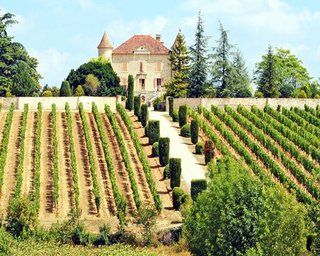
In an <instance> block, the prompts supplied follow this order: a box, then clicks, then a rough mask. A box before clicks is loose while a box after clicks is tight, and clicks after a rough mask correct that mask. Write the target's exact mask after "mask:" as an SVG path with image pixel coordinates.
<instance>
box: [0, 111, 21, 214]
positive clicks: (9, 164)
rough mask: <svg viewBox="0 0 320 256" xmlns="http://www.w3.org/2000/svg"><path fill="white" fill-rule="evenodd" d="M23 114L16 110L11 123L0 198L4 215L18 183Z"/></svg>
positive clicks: (0, 205) (0, 208)
mask: <svg viewBox="0 0 320 256" xmlns="http://www.w3.org/2000/svg"><path fill="white" fill-rule="evenodd" d="M21 116H22V112H18V111H15V112H14V114H13V119H12V124H11V130H10V136H9V143H8V153H7V159H6V165H5V168H4V175H3V185H2V190H1V198H0V213H3V214H4V215H6V212H7V208H8V203H9V200H10V198H11V196H12V194H13V192H14V188H15V184H16V165H17V159H18V154H19V153H18V151H19V147H17V146H19V145H17V142H18V143H19V132H20V124H21Z"/></svg>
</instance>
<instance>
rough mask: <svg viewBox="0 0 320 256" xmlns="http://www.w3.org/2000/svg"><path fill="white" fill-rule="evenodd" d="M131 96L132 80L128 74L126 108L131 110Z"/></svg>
mask: <svg viewBox="0 0 320 256" xmlns="http://www.w3.org/2000/svg"><path fill="white" fill-rule="evenodd" d="M133 98H134V81H133V76H132V75H129V76H128V90H127V101H126V109H128V110H129V111H131V110H132V109H133Z"/></svg>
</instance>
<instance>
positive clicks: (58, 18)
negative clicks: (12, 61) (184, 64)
mask: <svg viewBox="0 0 320 256" xmlns="http://www.w3.org/2000/svg"><path fill="white" fill-rule="evenodd" d="M0 10H1V12H2V13H3V12H11V13H14V14H15V15H16V19H17V20H18V22H19V24H17V25H14V26H13V27H11V28H10V29H9V33H10V35H12V36H14V40H15V41H17V42H20V43H22V44H23V45H24V46H25V47H26V49H27V50H28V52H29V53H30V55H31V56H33V57H36V58H37V59H38V61H39V67H38V71H39V72H40V74H41V75H42V76H43V79H42V80H41V83H42V84H43V85H44V84H49V85H50V86H60V84H61V81H62V80H63V79H65V78H66V77H67V75H68V73H69V71H70V70H71V69H72V68H73V69H76V68H77V67H79V66H80V65H81V64H83V63H85V62H87V61H88V60H89V59H90V58H93V57H96V56H97V45H98V43H99V41H100V39H101V37H102V34H103V32H106V33H107V34H108V36H109V38H110V41H111V42H112V44H113V45H114V47H116V46H118V45H120V44H121V43H122V42H124V41H125V40H127V39H129V38H130V37H131V36H133V35H134V34H150V35H152V36H155V35H156V34H158V33H160V34H161V36H162V40H163V41H164V44H165V45H166V46H167V47H168V48H170V47H171V46H172V44H173V42H174V39H175V36H176V34H177V32H178V30H179V29H181V30H182V33H183V34H184V35H185V38H186V42H187V45H188V46H190V45H192V44H193V42H194V33H195V28H196V23H197V15H198V12H199V10H200V11H201V13H202V16H203V20H204V27H205V34H206V35H207V36H209V45H208V48H209V50H210V51H211V50H212V48H213V47H215V46H216V40H217V39H218V38H219V31H218V27H219V21H221V22H222V24H223V25H224V27H225V29H226V30H228V31H229V39H230V42H231V43H232V44H235V45H236V46H237V47H238V48H239V49H240V50H241V52H242V53H243V55H244V57H245V60H246V63H247V68H248V71H249V73H250V75H252V74H253V70H254V67H255V63H256V62H258V61H259V60H260V59H261V56H262V55H263V54H264V53H265V52H266V50H267V47H268V45H272V46H273V47H284V48H287V49H290V50H291V51H292V52H293V53H294V54H296V56H297V57H298V58H299V59H300V60H301V61H302V62H303V64H304V65H305V66H306V67H307V69H308V70H309V73H310V76H312V77H314V78H318V77H320V65H319V64H320V33H319V27H320V1H319V0H307V1H306V0H291V1H289V0H185V1H183V0H162V1H159V0H158V1H153V0H135V1H132V0H131V1H130V0H116V1H114V0H0Z"/></svg>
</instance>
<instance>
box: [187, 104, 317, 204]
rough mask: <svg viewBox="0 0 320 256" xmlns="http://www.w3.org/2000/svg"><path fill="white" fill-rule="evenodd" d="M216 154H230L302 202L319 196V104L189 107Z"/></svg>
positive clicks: (190, 113) (313, 199) (310, 201)
mask: <svg viewBox="0 0 320 256" xmlns="http://www.w3.org/2000/svg"><path fill="white" fill-rule="evenodd" d="M188 114H189V119H193V120H197V121H198V122H199V126H200V129H201V132H202V136H203V137H204V138H205V139H207V140H211V141H213V142H214V145H215V150H216V154H217V155H229V154H230V155H233V156H234V157H235V158H236V159H238V161H240V162H241V163H242V164H243V165H244V166H246V167H247V169H248V170H249V171H250V172H252V173H254V174H255V175H256V176H258V177H259V178H260V179H261V180H262V181H263V182H264V183H266V184H280V185H282V186H284V187H285V188H286V189H287V190H288V191H289V192H290V193H294V194H296V197H297V199H298V200H299V201H301V202H303V203H305V204H318V203H319V201H320V147H319V145H320V136H319V135H320V110H319V109H318V108H317V109H313V108H310V107H308V106H305V109H299V108H292V109H286V108H280V107H278V109H277V110H276V109H273V108H271V107H269V106H266V107H265V108H264V109H259V108H257V107H255V106H253V107H251V109H248V108H245V107H242V106H241V105H239V106H238V107H237V108H236V109H234V108H231V107H229V106H226V107H225V108H224V109H220V108H218V107H216V106H212V107H211V110H208V109H205V108H202V107H199V108H198V110H197V111H196V110H193V109H191V108H189V111H188Z"/></svg>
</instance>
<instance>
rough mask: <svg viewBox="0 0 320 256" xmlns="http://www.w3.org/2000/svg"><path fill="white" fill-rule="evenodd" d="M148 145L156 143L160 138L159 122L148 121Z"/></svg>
mask: <svg viewBox="0 0 320 256" xmlns="http://www.w3.org/2000/svg"><path fill="white" fill-rule="evenodd" d="M148 135H149V145H152V144H153V143H155V142H157V141H158V140H159V138H160V122H159V120H150V121H149V123H148Z"/></svg>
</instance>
